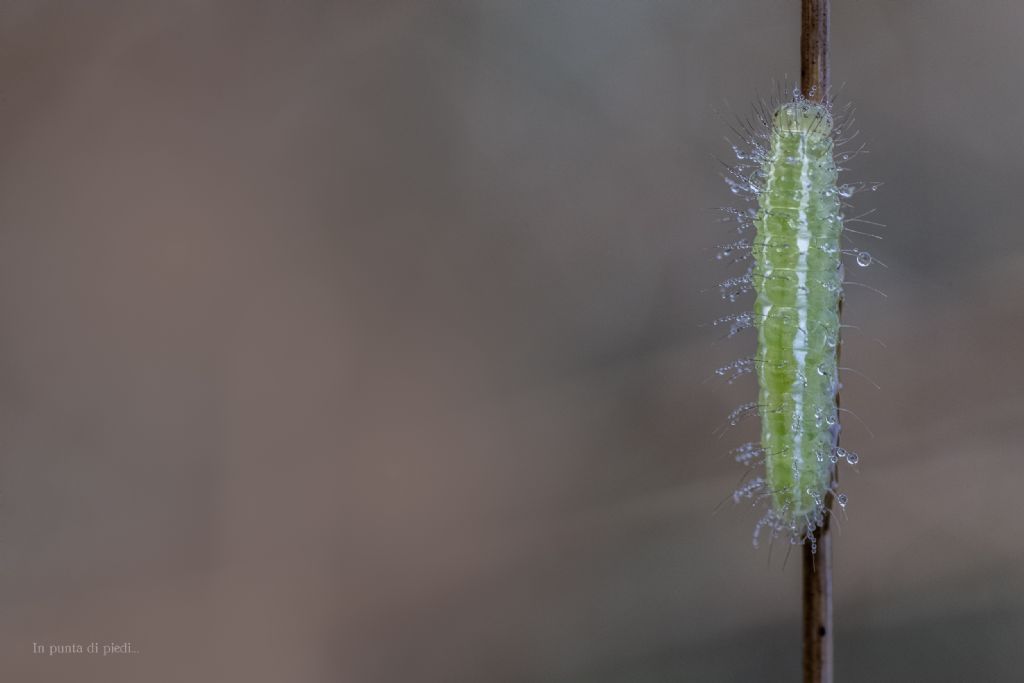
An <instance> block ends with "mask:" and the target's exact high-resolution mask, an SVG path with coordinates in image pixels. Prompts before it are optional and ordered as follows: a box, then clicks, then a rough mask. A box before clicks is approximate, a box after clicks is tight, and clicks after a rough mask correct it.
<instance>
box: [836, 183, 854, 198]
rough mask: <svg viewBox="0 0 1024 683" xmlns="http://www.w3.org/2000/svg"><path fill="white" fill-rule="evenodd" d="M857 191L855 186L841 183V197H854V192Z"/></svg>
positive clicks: (839, 190) (839, 189)
mask: <svg viewBox="0 0 1024 683" xmlns="http://www.w3.org/2000/svg"><path fill="white" fill-rule="evenodd" d="M856 191H857V188H856V187H854V186H853V185H840V186H839V188H838V192H839V196H840V197H845V198H847V199H848V198H850V197H852V196H853V193H854V192H856Z"/></svg>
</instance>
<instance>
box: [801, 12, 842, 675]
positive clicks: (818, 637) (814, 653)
mask: <svg viewBox="0 0 1024 683" xmlns="http://www.w3.org/2000/svg"><path fill="white" fill-rule="evenodd" d="M829 2H830V0H802V9H801V17H800V19H801V24H800V25H801V31H800V89H801V90H802V91H803V94H804V97H807V98H808V99H812V100H817V101H825V100H826V98H827V96H828V86H829V9H830V7H829ZM842 311H843V305H842V302H841V301H840V303H839V313H840V315H842ZM841 348H842V346H841V342H840V345H839V347H838V348H837V352H836V354H837V366H838V353H839V349H841ZM838 404H839V393H838V391H837V393H836V405H837V406H838ZM835 433H836V434H837V435H838V433H839V432H838V430H837V431H836V432H835ZM835 445H837V446H838V445H839V444H838V436H837V437H836V444H835ZM835 482H836V470H835V467H834V466H833V468H832V484H833V486H832V488H834V487H835ZM824 502H825V518H824V522H823V523H822V525H821V526H820V527H818V528H817V529H815V531H814V543H813V544H812V543H804V546H803V608H804V609H803V612H804V614H803V621H804V660H803V669H804V683H832V672H833V658H832V655H833V640H832V534H831V530H830V526H831V525H830V524H829V521H830V517H831V510H832V493H831V492H829V493H828V494H826V496H825V501H824Z"/></svg>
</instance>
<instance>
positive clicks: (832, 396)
mask: <svg viewBox="0 0 1024 683" xmlns="http://www.w3.org/2000/svg"><path fill="white" fill-rule="evenodd" d="M830 104H831V103H830V102H829V101H828V100H827V99H826V100H825V101H824V102H821V103H819V102H816V101H812V100H810V99H805V98H803V97H802V96H800V94H799V93H794V97H793V99H792V100H789V101H785V102H779V103H777V104H773V105H767V104H765V105H762V106H761V107H760V108H758V110H757V111H756V113H755V118H754V120H753V121H746V122H742V123H741V126H742V127H743V131H742V132H741V135H742V136H743V137H744V140H745V142H746V143H747V146H748V148H749V149H740V148H739V147H734V150H735V151H736V156H737V158H738V159H739V163H737V164H735V165H733V166H730V167H729V168H728V173H727V174H726V176H725V179H726V182H727V183H728V184H729V185H730V187H731V189H732V191H733V192H734V193H735V194H737V195H740V196H741V197H743V198H745V199H746V200H748V201H750V202H752V203H756V208H753V207H750V208H747V209H745V210H740V209H725V212H726V220H732V221H735V222H737V223H738V224H739V230H740V232H741V233H742V232H745V231H748V230H750V229H751V228H752V229H753V233H754V234H753V235H752V236H749V237H746V238H745V239H741V240H739V241H736V242H731V243H729V244H725V245H723V246H722V248H721V251H720V253H719V256H718V257H719V258H720V259H723V258H727V257H729V258H731V259H732V260H733V261H734V262H743V261H749V262H750V265H749V268H748V270H747V272H746V274H745V275H742V276H738V277H731V278H728V279H727V280H725V281H724V282H723V283H722V284H721V285H720V287H721V290H722V295H723V297H724V298H726V299H728V300H730V301H735V300H736V298H737V297H738V296H739V295H740V294H742V293H745V292H749V291H753V292H754V294H755V297H756V298H755V302H754V307H753V310H752V311H750V312H744V313H739V314H734V315H730V316H726V317H724V318H720V319H719V320H717V321H716V324H720V323H727V324H728V325H729V329H730V332H729V336H732V335H734V334H736V333H738V332H739V331H740V330H742V329H746V328H751V327H752V328H754V329H755V330H756V332H757V352H756V355H755V356H754V357H753V358H745V359H741V360H739V361H736V362H734V363H731V364H729V365H727V366H725V367H724V368H720V369H719V370H718V371H717V374H719V375H722V376H726V377H727V378H728V379H729V381H730V382H731V381H733V380H734V379H736V378H737V377H739V376H740V375H743V374H748V373H750V374H754V375H756V377H757V380H758V400H757V401H756V403H748V404H744V405H742V406H740V407H739V408H737V409H736V410H735V411H733V413H732V414H731V415H730V416H729V423H730V424H736V423H737V422H738V421H739V419H740V418H742V417H743V416H744V415H746V414H750V413H756V414H757V415H759V416H760V420H761V436H760V441H759V442H757V443H748V444H744V445H743V446H741V447H739V448H737V449H735V450H734V452H733V454H734V456H735V458H736V460H737V461H739V462H740V463H742V464H745V465H748V466H750V467H753V466H757V465H763V467H764V474H763V476H758V477H754V478H752V479H750V480H749V481H747V482H746V483H744V484H743V485H741V486H740V487H739V488H738V489H737V490H736V492H735V493H734V495H733V498H734V500H736V501H737V502H738V501H740V500H743V499H753V500H754V501H755V502H757V501H761V500H765V501H767V502H769V505H770V507H769V510H768V511H767V513H766V514H765V515H764V517H762V518H761V520H760V521H759V522H758V523H757V526H756V527H755V531H754V542H755V545H756V544H757V540H758V536H759V534H760V533H761V531H762V529H764V528H768V529H769V530H770V533H771V535H772V536H775V535H779V534H780V533H781V534H785V535H787V536H788V537H789V539H790V540H791V542H794V543H799V542H803V541H804V540H808V539H810V541H811V543H812V548H813V543H814V536H813V533H814V530H815V529H816V528H817V527H818V526H820V525H821V524H822V523H823V521H824V517H825V515H826V514H828V509H827V506H826V497H827V496H828V495H829V494H833V495H835V496H836V500H837V502H838V503H839V505H840V506H845V504H846V497H845V496H844V495H841V494H838V492H837V491H836V489H835V476H834V467H835V464H836V463H837V462H838V461H839V460H841V459H843V460H846V461H847V462H849V463H851V464H853V463H856V462H857V455H856V454H855V453H852V452H850V451H846V450H845V449H843V448H839V446H838V438H839V419H838V406H837V403H836V393H837V390H838V388H839V367H838V359H837V353H838V347H839V336H840V321H839V310H840V302H841V300H842V296H843V255H844V254H845V253H851V252H850V250H844V249H843V248H842V246H841V238H842V232H843V225H844V219H843V214H842V209H843V207H844V206H845V204H844V201H843V200H844V198H847V197H849V196H850V195H851V194H853V193H854V192H855V191H856V190H857V189H860V188H861V187H864V186H863V185H862V186H853V185H839V184H838V175H839V170H840V169H839V168H837V164H836V153H835V148H836V146H837V144H838V143H841V142H842V139H841V135H842V134H843V125H844V124H846V123H848V121H844V122H841V123H840V124H837V123H836V122H835V121H834V119H833V114H832V111H831V106H830ZM837 140H838V143H837ZM853 154H856V152H854V153H852V154H851V153H845V154H844V155H842V156H841V157H840V159H841V160H846V159H848V158H850V157H851V156H852V155H853ZM871 189H874V186H872V187H871ZM852 253H853V254H855V255H856V261H857V263H858V265H862V266H863V265H868V264H869V263H870V262H871V257H870V255H869V254H867V252H858V251H856V250H854V251H853V252H852Z"/></svg>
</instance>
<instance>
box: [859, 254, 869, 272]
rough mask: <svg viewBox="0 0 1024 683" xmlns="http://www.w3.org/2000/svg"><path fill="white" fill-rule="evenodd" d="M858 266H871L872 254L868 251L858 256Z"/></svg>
mask: <svg viewBox="0 0 1024 683" xmlns="http://www.w3.org/2000/svg"><path fill="white" fill-rule="evenodd" d="M857 265H858V266H860V267H861V268H866V267H868V266H870V265H871V254H869V253H868V252H866V251H862V252H860V253H859V254H857Z"/></svg>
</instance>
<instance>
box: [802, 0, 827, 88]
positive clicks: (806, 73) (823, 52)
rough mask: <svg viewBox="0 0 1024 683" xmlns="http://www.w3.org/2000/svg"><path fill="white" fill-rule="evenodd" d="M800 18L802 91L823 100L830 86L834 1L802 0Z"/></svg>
mask: <svg viewBox="0 0 1024 683" xmlns="http://www.w3.org/2000/svg"><path fill="white" fill-rule="evenodd" d="M802 2H803V5H802V11H801V15H800V89H801V90H802V91H803V93H804V96H805V97H807V98H808V99H814V100H818V101H823V100H824V99H825V97H826V92H827V91H828V86H829V68H828V65H829V10H830V7H829V5H830V0H802Z"/></svg>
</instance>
